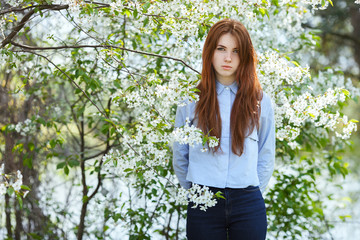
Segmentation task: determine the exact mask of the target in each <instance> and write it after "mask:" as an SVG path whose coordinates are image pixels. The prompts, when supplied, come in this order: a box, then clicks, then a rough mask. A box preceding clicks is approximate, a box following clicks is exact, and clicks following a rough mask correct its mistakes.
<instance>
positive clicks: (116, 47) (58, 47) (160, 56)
mask: <svg viewBox="0 0 360 240" xmlns="http://www.w3.org/2000/svg"><path fill="white" fill-rule="evenodd" d="M11 44H12V45H14V46H17V47H20V48H22V49H26V50H32V51H34V50H58V49H79V48H106V49H112V48H114V49H120V50H123V51H128V52H133V53H138V54H142V55H148V56H153V57H159V58H166V59H171V60H174V61H177V62H181V63H182V64H183V65H185V66H186V67H188V68H190V69H191V70H193V71H194V72H196V73H197V74H200V72H198V71H197V70H196V69H194V68H192V67H191V66H190V65H188V64H187V63H186V62H185V61H184V60H182V59H179V58H175V57H171V56H166V55H160V54H156V53H149V52H144V51H138V50H133V49H129V48H124V47H118V46H115V45H106V44H100V45H76V46H74V45H73V46H57V47H33V46H28V45H24V44H19V43H15V42H13V41H11Z"/></svg>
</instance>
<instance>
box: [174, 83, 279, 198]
mask: <svg viewBox="0 0 360 240" xmlns="http://www.w3.org/2000/svg"><path fill="white" fill-rule="evenodd" d="M237 89H238V86H237V83H236V82H234V83H233V84H231V85H229V86H225V85H223V84H221V83H219V82H218V81H216V92H217V97H218V102H219V107H220V114H221V126H222V130H221V141H220V146H221V149H222V151H221V150H220V149H219V150H218V152H216V153H215V154H214V155H213V153H212V151H210V150H208V151H206V152H202V151H201V149H203V148H204V146H203V145H202V144H201V143H200V144H195V145H194V146H193V147H189V144H180V143H178V142H174V145H173V167H174V171H175V174H176V176H177V177H178V179H179V182H180V184H181V186H182V187H184V188H186V189H188V188H190V185H191V183H196V184H201V185H205V186H211V187H217V188H226V187H229V188H246V187H248V186H259V187H260V190H261V192H263V191H264V190H265V187H266V185H267V184H268V182H269V180H270V177H271V175H272V173H273V170H274V161H275V124H274V111H273V108H272V104H271V100H270V98H269V96H268V95H267V94H266V93H263V99H262V101H261V116H260V128H259V130H257V129H256V127H255V128H254V131H253V132H252V133H251V134H250V135H249V136H248V137H246V138H245V143H244V152H243V154H242V155H241V156H238V155H235V154H234V153H233V152H232V150H231V134H230V114H231V108H232V105H233V103H234V100H235V95H236V92H237ZM186 103H187V105H186V106H181V107H178V109H177V112H176V118H175V127H181V126H184V125H185V121H186V118H189V120H190V124H193V125H194V126H197V120H196V119H194V114H195V106H196V103H195V102H191V101H187V102H186ZM205 148H208V146H207V145H205Z"/></svg>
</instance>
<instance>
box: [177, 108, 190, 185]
mask: <svg viewBox="0 0 360 240" xmlns="http://www.w3.org/2000/svg"><path fill="white" fill-rule="evenodd" d="M185 122H186V106H182V107H178V108H177V110H176V117H175V128H178V127H182V126H184V125H185ZM188 166H189V144H180V143H179V142H176V141H174V143H173V167H174V172H175V174H176V176H177V178H178V179H179V182H180V185H181V186H182V187H183V188H185V189H189V188H190V186H191V182H189V181H187V180H186V175H187V172H188Z"/></svg>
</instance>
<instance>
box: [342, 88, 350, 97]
mask: <svg viewBox="0 0 360 240" xmlns="http://www.w3.org/2000/svg"><path fill="white" fill-rule="evenodd" d="M341 91H342V92H343V93H344V94H345V96H347V97H348V96H349V95H350V92H349V91H348V90H346V89H341Z"/></svg>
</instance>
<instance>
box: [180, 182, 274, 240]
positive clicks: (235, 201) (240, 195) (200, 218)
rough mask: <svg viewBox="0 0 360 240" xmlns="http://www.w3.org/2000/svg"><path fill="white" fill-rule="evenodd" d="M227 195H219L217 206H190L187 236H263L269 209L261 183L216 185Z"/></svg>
mask: <svg viewBox="0 0 360 240" xmlns="http://www.w3.org/2000/svg"><path fill="white" fill-rule="evenodd" d="M210 190H211V191H213V192H214V193H216V192H217V191H221V192H223V196H224V197H225V198H226V199H217V204H216V205H215V206H214V207H211V208H208V209H207V210H206V212H205V211H202V210H200V209H199V207H197V208H192V206H193V203H192V202H190V203H189V205H188V208H187V222H186V235H187V238H188V240H202V239H204V240H227V239H229V240H264V239H265V237H266V228H267V222H266V209H265V203H264V199H263V197H262V195H261V192H260V189H259V187H253V186H249V187H247V188H240V189H234V188H225V189H221V188H213V187H210Z"/></svg>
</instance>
